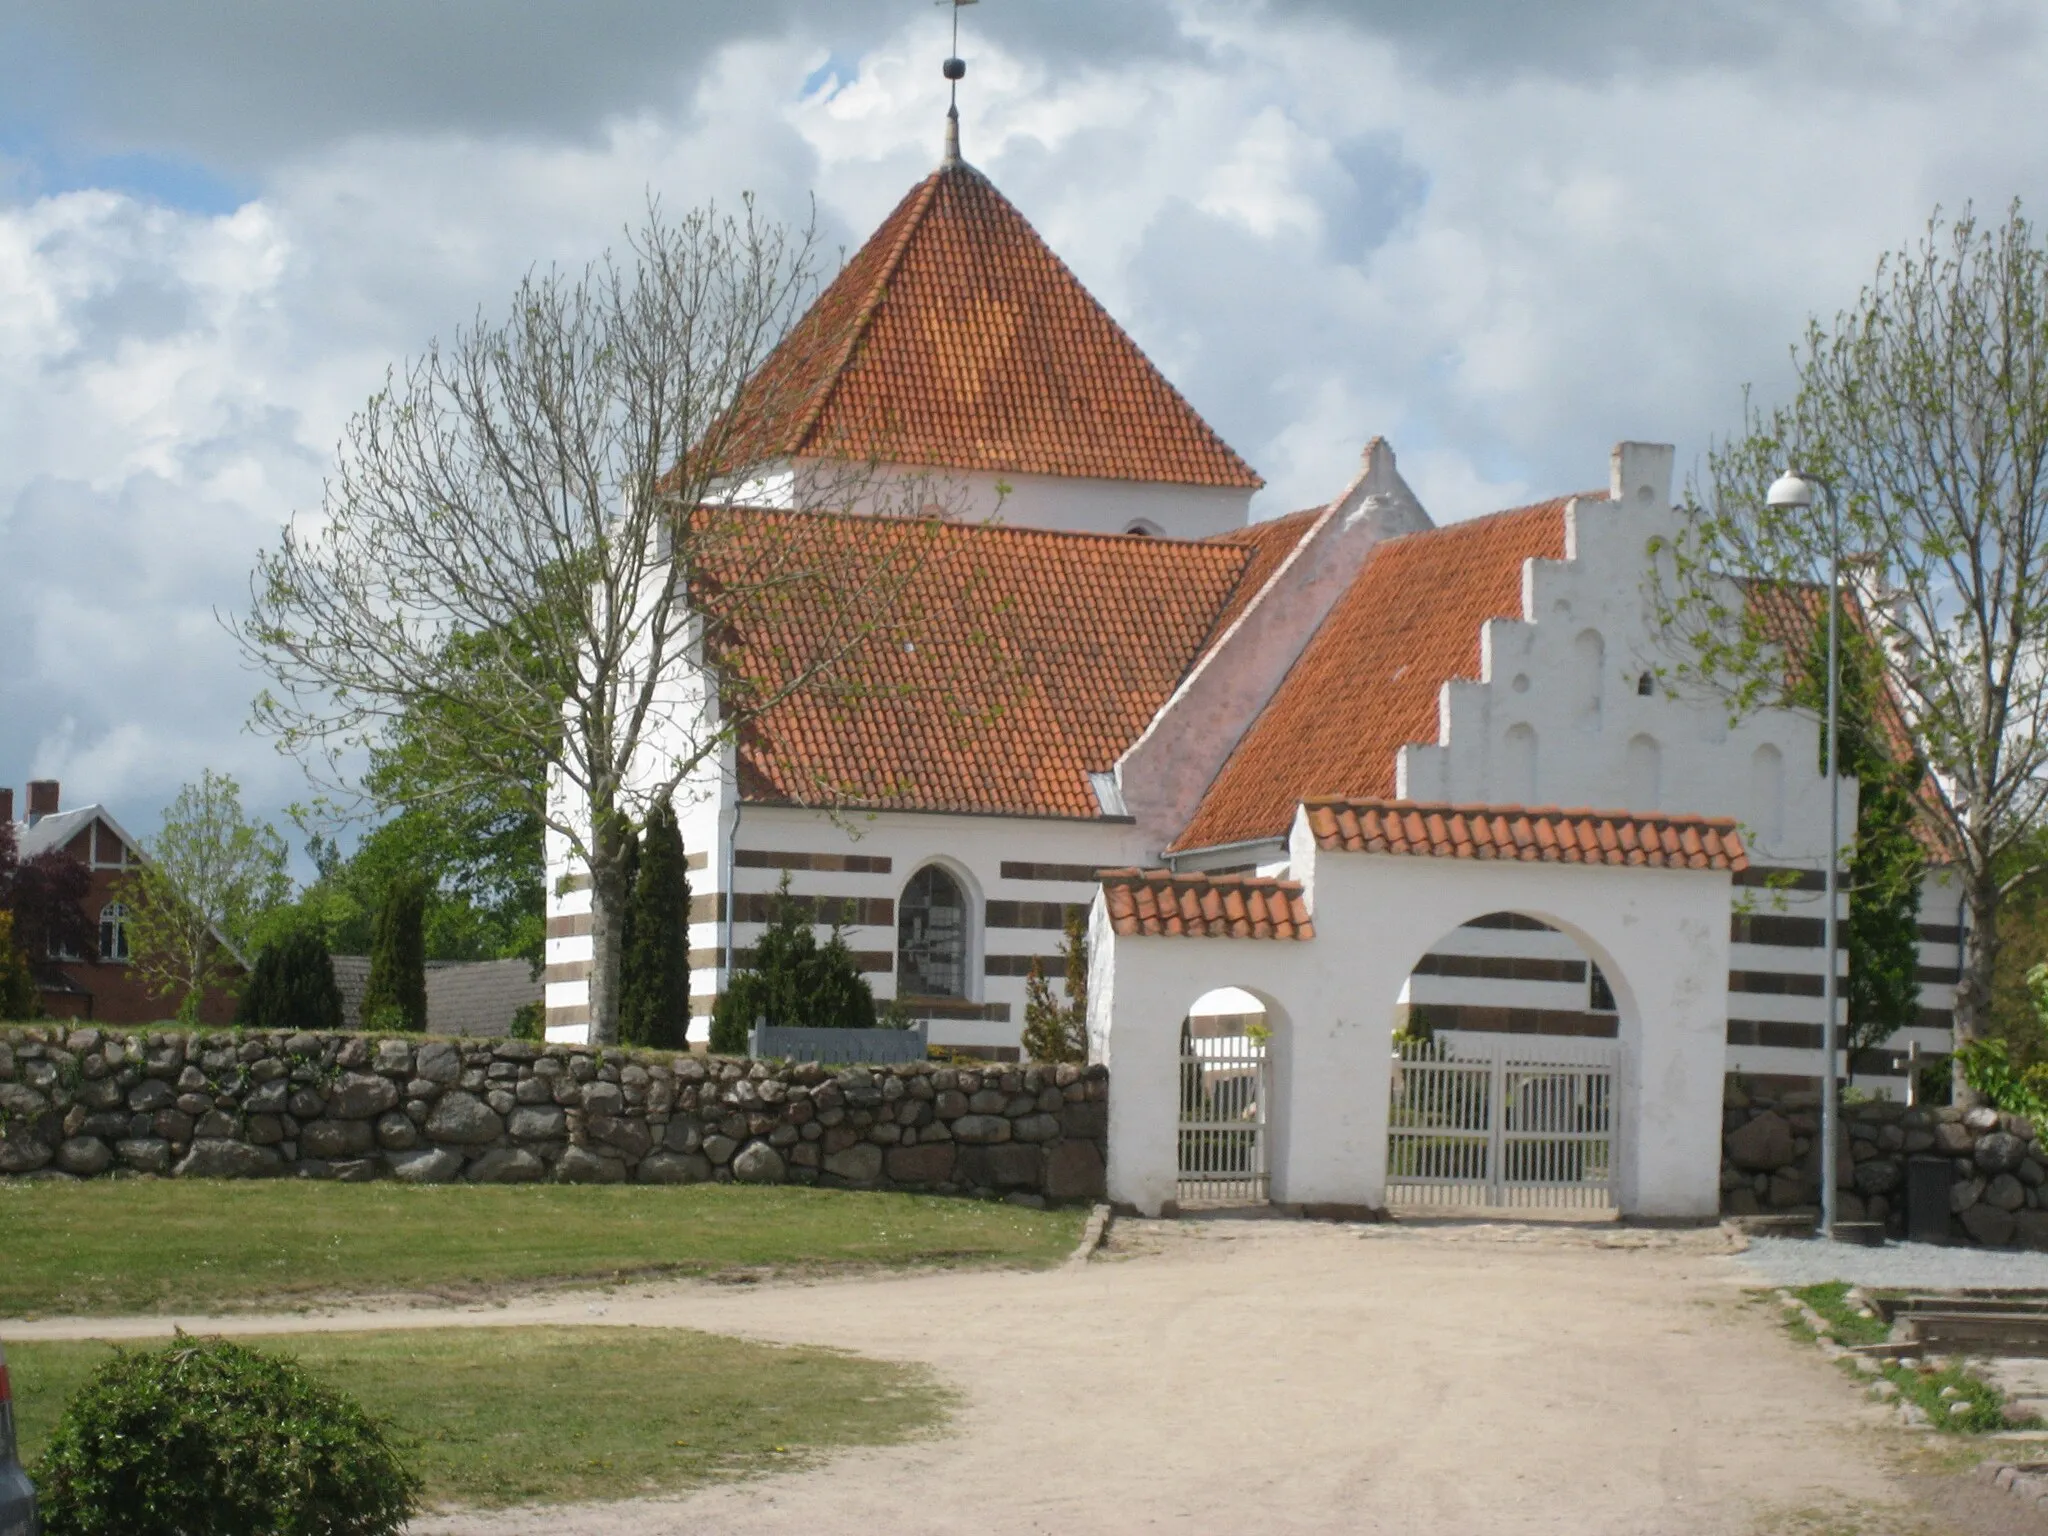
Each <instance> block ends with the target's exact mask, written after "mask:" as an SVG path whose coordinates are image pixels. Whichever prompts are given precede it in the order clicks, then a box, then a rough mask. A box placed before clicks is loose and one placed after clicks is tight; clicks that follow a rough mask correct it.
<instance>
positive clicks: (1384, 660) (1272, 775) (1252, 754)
mask: <svg viewBox="0 0 2048 1536" xmlns="http://www.w3.org/2000/svg"><path fill="white" fill-rule="evenodd" d="M1572 499H1573V498H1571V497H1559V498H1557V499H1556V500H1553V501H1545V502H1539V503H1537V504H1536V505H1534V506H1528V507H1520V508H1517V509H1515V510H1513V511H1508V512H1496V513H1494V514H1493V515H1492V516H1490V517H1475V518H1472V519H1470V520H1469V521H1466V522H1460V523H1450V524H1447V525H1446V526H1444V527H1442V528H1432V529H1428V530H1425V531H1424V532H1421V533H1410V534H1404V535H1402V536H1400V537H1398V538H1393V539H1389V540H1387V541H1386V542H1385V543H1384V544H1381V545H1380V546H1379V547H1378V548H1376V549H1374V550H1373V551H1372V553H1371V554H1370V555H1369V556H1367V558H1366V562H1365V567H1364V569H1363V570H1361V571H1360V572H1359V574H1358V576H1357V578H1356V579H1354V580H1353V582H1352V583H1351V585H1350V587H1349V588H1348V589H1346V591H1345V593H1344V595H1343V596H1342V597H1340V598H1339V599H1338V600H1337V603H1336V606H1335V607H1333V608H1332V609H1331V610H1330V614H1329V617H1328V618H1326V619H1325V620H1324V621H1323V625H1322V628H1321V629H1319V630H1318V631H1317V632H1316V635H1315V638H1314V639H1312V640H1311V641H1310V642H1309V643H1308V646H1307V647H1306V648H1305V649H1304V650H1303V651H1302V654H1301V656H1300V657H1299V658H1298V659H1297V660H1296V661H1295V663H1294V666H1293V668H1292V669H1291V670H1290V671H1289V672H1288V674H1287V678H1286V681H1284V682H1283V683H1282V684H1281V685H1280V688H1279V690H1278V691H1277V692H1276V693H1275V694H1274V695H1273V698H1272V699H1271V701H1270V702H1269V703H1268V704H1267V705H1266V707H1265V710H1264V711H1263V712H1262V713H1261V714H1260V716H1259V718H1258V719H1257V721H1255V722H1254V723H1253V725H1252V727H1251V729H1250V730H1248V731H1247V732H1245V736H1244V740H1243V741H1241V742H1240V743H1239V744H1238V747H1237V750H1236V751H1235V752H1234V753H1232V754H1231V758H1230V761H1229V762H1228V763H1227V764H1225V765H1224V768H1223V771H1222V772H1221V773H1219V774H1217V776H1216V780H1215V782H1214V783H1213V784H1211V785H1210V786H1209V790H1208V793H1207V794H1206V795H1204V796H1203V798H1202V803H1201V804H1200V806H1198V807H1197V808H1196V811H1195V814H1194V817H1193V818H1192V819H1191V820H1190V822H1189V824H1188V826H1187V828H1186V830H1185V831H1183V832H1182V833H1181V835H1180V836H1179V837H1178V838H1177V839H1175V841H1174V844H1173V847H1174V849H1175V850H1176V851H1178V850H1182V849H1189V848H1213V847H1218V846H1221V845H1224V844H1228V843H1241V842H1253V841H1257V840H1260V839H1265V838H1279V837H1284V836H1286V834H1287V828H1288V824H1289V823H1290V822H1291V821H1292V820H1293V819H1294V808H1295V806H1296V805H1298V804H1299V803H1300V802H1301V801H1302V800H1303V799H1305V798H1307V797H1308V796H1311V795H1377V796H1387V795H1391V794H1392V793H1393V792H1394V770H1395V757H1396V754H1397V753H1399V751H1400V749H1401V748H1402V747H1403V746H1405V745H1407V744H1408V743H1409V742H1433V741H1435V740H1436V739H1437V695H1438V693H1439V691H1440V690H1441V689H1442V687H1443V685H1444V683H1445V682H1446V681H1447V680H1449V679H1451V678H1477V677H1478V676H1479V642H1480V631H1481V629H1482V628H1483V627H1484V626H1485V624H1486V621H1487V620H1488V619H1495V618H1520V617H1521V616H1522V564H1523V562H1524V561H1525V560H1529V559H1542V560H1562V559H1563V558H1564V537H1565V528H1564V522H1565V518H1564V514H1565V508H1566V506H1567V505H1569V503H1570V502H1571V500H1572ZM1580 499H1582V500H1601V499H1604V497H1602V496H1600V495H1599V494H1598V493H1593V494H1589V495H1588V496H1586V497H1582V498H1580Z"/></svg>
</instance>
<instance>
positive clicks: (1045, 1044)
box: [1022, 909, 1088, 1062]
mask: <svg viewBox="0 0 2048 1536" xmlns="http://www.w3.org/2000/svg"><path fill="white" fill-rule="evenodd" d="M1060 954H1061V957H1062V959H1063V960H1064V961H1065V962H1066V983H1067V985H1066V991H1067V995H1066V1000H1065V1001H1064V1002H1062V1001H1060V1000H1059V999H1057V998H1055V997H1054V996H1053V993H1052V983H1051V982H1050V981H1048V980H1047V979H1046V977H1045V973H1044V972H1043V971H1042V970H1040V969H1039V965H1038V961H1037V960H1036V959H1034V960H1033V961H1032V962H1031V975H1030V977H1029V978H1028V979H1027V980H1026V981H1025V983H1024V1039H1023V1042H1022V1043H1023V1046H1024V1054H1025V1055H1026V1056H1028V1057H1030V1059H1031V1060H1033V1061H1044V1062H1063V1061H1086V1060H1087V1059H1088V931H1087V929H1086V928H1085V927H1084V926H1083V919H1082V916H1081V913H1080V911H1079V910H1078V909H1076V910H1075V911H1072V912H1069V913H1068V914H1067V931H1066V936H1065V938H1064V939H1063V940H1062V942H1061V944H1060Z"/></svg>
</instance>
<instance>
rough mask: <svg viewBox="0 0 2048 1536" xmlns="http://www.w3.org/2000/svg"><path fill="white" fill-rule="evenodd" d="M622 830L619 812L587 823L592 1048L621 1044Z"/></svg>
mask: <svg viewBox="0 0 2048 1536" xmlns="http://www.w3.org/2000/svg"><path fill="white" fill-rule="evenodd" d="M624 825H625V823H624V820H623V818H622V817H620V815H619V814H618V812H617V811H616V810H614V809H612V808H610V807H605V808H603V809H601V810H600V811H599V812H598V813H597V814H596V815H594V816H593V817H592V818H591V826H590V832H591V836H590V842H591V859H590V1043H591V1044H592V1045H617V1044H618V1043H619V991H620V988H619V982H620V978H621V977H622V975H623V974H624V972H625V917H626V903H627V901H628V900H629V899H630V896H631V892H629V891H628V890H627V889H626V864H625V846H626V840H625V837H624V835H623V834H622V832H621V830H620V829H621V828H622V827H623V826H624Z"/></svg>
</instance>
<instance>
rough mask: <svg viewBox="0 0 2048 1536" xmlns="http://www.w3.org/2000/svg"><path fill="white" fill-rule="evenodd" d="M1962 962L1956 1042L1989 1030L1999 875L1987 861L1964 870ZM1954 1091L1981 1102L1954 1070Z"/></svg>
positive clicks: (1959, 1099) (1958, 1097)
mask: <svg viewBox="0 0 2048 1536" xmlns="http://www.w3.org/2000/svg"><path fill="white" fill-rule="evenodd" d="M1963 913H1964V928H1963V944H1962V965H1961V968H1960V970H1959V971H1958V973H1957V977H1956V1005H1955V1016H1954V1030H1955V1043H1956V1045H1958V1046H1962V1045H1966V1044H1968V1043H1969V1042H1970V1041H1972V1040H1982V1039H1983V1038H1984V1037H1985V1036H1986V1035H1988V1034H1989V1033H1990V1032H1991V982H1992V975H1993V971H1994V968H1995V967H1996V965H1997V963H1998V877H1997V876H1996V874H1995V873H1993V871H1992V869H1991V867H1990V865H1989V863H1988V862H1986V863H1985V864H1984V866H1983V867H1982V868H1981V869H1967V868H1966V869H1965V871H1964V874H1963ZM1952 1081H1953V1091H1954V1097H1955V1101H1956V1103H1958V1104H1977V1103H1980V1102H1982V1100H1981V1096H1980V1095H1979V1094H1978V1093H1977V1091H1976V1090H1975V1089H1973V1088H1971V1087H1970V1085H1969V1084H1967V1083H1965V1082H1964V1081H1963V1073H1962V1068H1961V1066H1960V1065H1958V1066H1957V1068H1956V1070H1955V1075H1954V1078H1953V1080H1952Z"/></svg>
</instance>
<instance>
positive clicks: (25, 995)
mask: <svg viewBox="0 0 2048 1536" xmlns="http://www.w3.org/2000/svg"><path fill="white" fill-rule="evenodd" d="M42 1011H43V1009H42V999H41V998H39V997H38V996H37V995H36V979H35V975H34V973H33V972H31V971H30V970H29V965H28V956H27V955H25V954H23V953H22V952H21V949H20V947H19V946H17V945H16V944H15V942H14V914H13V913H12V912H9V911H6V910H4V909H0V1019H32V1018H34V1017H35V1016H36V1015H37V1014H39V1013H41V1012H42Z"/></svg>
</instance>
